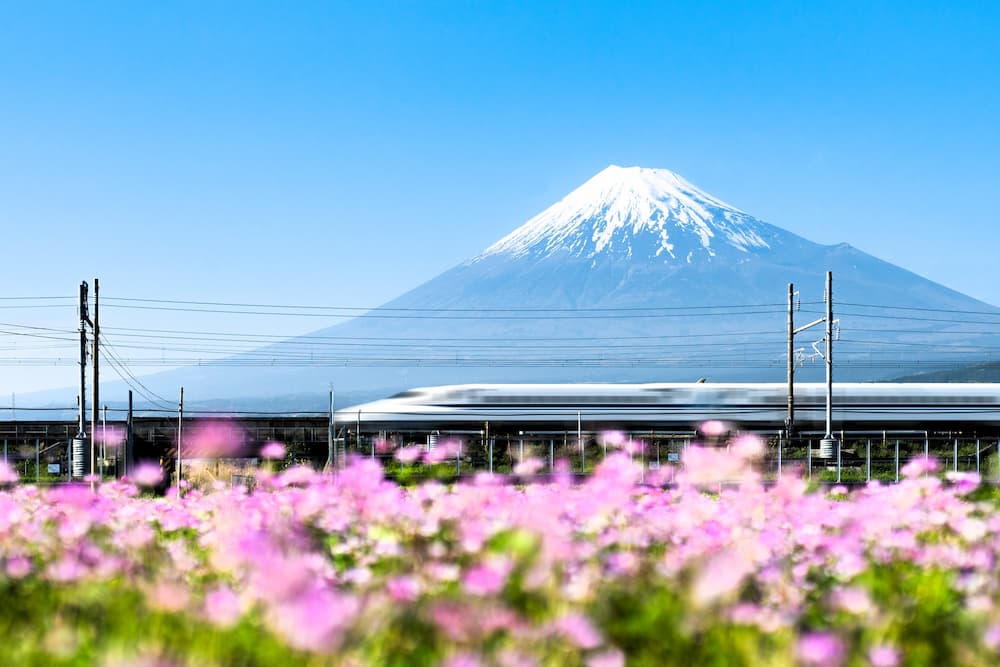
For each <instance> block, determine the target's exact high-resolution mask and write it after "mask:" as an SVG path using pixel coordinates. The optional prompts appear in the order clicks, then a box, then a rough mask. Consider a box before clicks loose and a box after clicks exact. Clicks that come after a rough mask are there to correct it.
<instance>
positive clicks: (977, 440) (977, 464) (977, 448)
mask: <svg viewBox="0 0 1000 667" xmlns="http://www.w3.org/2000/svg"><path fill="white" fill-rule="evenodd" d="M978 474H979V438H976V475H978Z"/></svg>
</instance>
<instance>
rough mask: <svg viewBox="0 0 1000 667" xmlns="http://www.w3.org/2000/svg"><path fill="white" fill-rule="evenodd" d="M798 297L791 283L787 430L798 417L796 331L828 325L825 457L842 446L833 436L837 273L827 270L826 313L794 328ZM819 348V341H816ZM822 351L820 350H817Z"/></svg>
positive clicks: (789, 293)
mask: <svg viewBox="0 0 1000 667" xmlns="http://www.w3.org/2000/svg"><path fill="white" fill-rule="evenodd" d="M793 299H794V292H793V287H792V285H791V284H789V285H788V416H787V418H786V420H787V427H788V428H787V429H786V431H787V432H788V433H791V430H792V428H793V427H794V420H795V413H794V410H795V388H794V372H795V371H794V364H795V359H794V357H793V355H794V337H795V334H798V333H802V332H803V331H805V330H806V329H811V328H813V327H814V326H817V325H819V324H824V323H825V324H826V333H825V334H824V336H823V338H824V343H825V349H824V350H823V359H824V361H825V363H826V435H824V436H823V439H822V440H820V446H819V452H820V457H821V458H827V459H828V458H830V457H832V456H833V448H834V447H837V446H839V445H838V442H837V440H836V438H834V437H833V324H834V320H833V272H832V271H827V272H826V290H825V292H824V296H823V299H824V301H825V302H826V314H825V315H823V317H821V318H819V319H818V320H814V321H812V322H810V323H809V324H805V325H803V326H801V327H799V328H797V329H796V328H794V324H793V320H792V305H793V304H792V301H793ZM814 349H815V344H814ZM818 352H819V350H818V349H817V353H818Z"/></svg>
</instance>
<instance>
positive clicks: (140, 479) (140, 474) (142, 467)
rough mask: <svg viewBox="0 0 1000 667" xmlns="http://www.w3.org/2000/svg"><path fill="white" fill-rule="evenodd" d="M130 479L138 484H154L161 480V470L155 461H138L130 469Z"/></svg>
mask: <svg viewBox="0 0 1000 667" xmlns="http://www.w3.org/2000/svg"><path fill="white" fill-rule="evenodd" d="M131 477H132V481H133V482H135V483H136V485H138V486H156V485H157V484H159V483H160V482H162V481H163V470H162V469H161V468H160V466H159V465H158V464H156V463H152V462H150V461H146V462H143V463H140V464H139V465H137V466H136V467H135V470H133V471H132V475H131Z"/></svg>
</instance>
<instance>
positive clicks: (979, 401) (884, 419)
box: [336, 383, 1000, 431]
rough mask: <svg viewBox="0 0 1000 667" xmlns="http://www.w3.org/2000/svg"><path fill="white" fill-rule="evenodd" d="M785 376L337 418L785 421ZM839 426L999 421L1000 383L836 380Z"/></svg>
mask: <svg viewBox="0 0 1000 667" xmlns="http://www.w3.org/2000/svg"><path fill="white" fill-rule="evenodd" d="M825 411H826V385H824V384H822V383H796V385H795V423H796V426H797V427H798V428H799V429H806V428H816V427H822V425H823V424H824V421H825V415H826V412H825ZM786 415H787V384H784V383H719V384H715V383H652V384H465V385H448V386H439V387H422V388H416V389H410V390H407V391H404V392H401V393H399V394H396V395H395V396H390V397H388V398H384V399H381V400H377V401H372V402H370V403H364V404H362V405H355V406H352V407H349V408H344V409H341V410H338V411H337V413H336V420H337V421H338V422H339V423H341V424H344V423H345V422H346V424H355V423H358V424H360V426H361V428H362V429H363V430H365V431H371V430H374V429H378V430H387V431H405V430H428V429H459V428H476V429H478V428H482V426H483V424H484V423H485V422H489V423H490V425H491V427H500V428H504V427H509V428H517V427H524V428H536V429H537V428H542V427H549V428H559V429H562V428H571V429H575V428H576V425H577V423H578V421H580V422H583V423H584V424H586V425H587V427H588V428H594V427H595V425H598V424H599V425H602V426H603V425H607V426H608V427H613V426H616V425H617V426H622V427H630V428H633V429H639V428H691V427H692V426H693V425H696V424H698V423H700V422H703V421H706V420H710V419H718V420H723V421H728V422H733V423H735V424H738V425H740V426H742V427H745V428H760V429H768V428H774V429H779V428H782V427H783V426H784V423H785V418H786ZM833 421H834V425H835V428H837V429H841V428H860V427H872V428H922V429H926V428H933V429H937V430H940V429H957V430H958V429H973V428H978V427H991V428H992V429H993V430H995V429H996V428H997V427H1000V384H991V383H977V384H971V383H970V384H944V383H933V384H931V383H835V384H834V385H833Z"/></svg>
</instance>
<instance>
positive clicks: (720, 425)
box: [698, 419, 729, 438]
mask: <svg viewBox="0 0 1000 667" xmlns="http://www.w3.org/2000/svg"><path fill="white" fill-rule="evenodd" d="M698 430H699V431H701V432H702V434H704V435H705V436H706V437H709V438H718V437H719V436H722V435H725V434H726V433H728V432H729V425H728V424H726V423H725V422H721V421H718V420H717V419H711V420H709V421H707V422H703V423H702V425H701V428H699V429H698Z"/></svg>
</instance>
